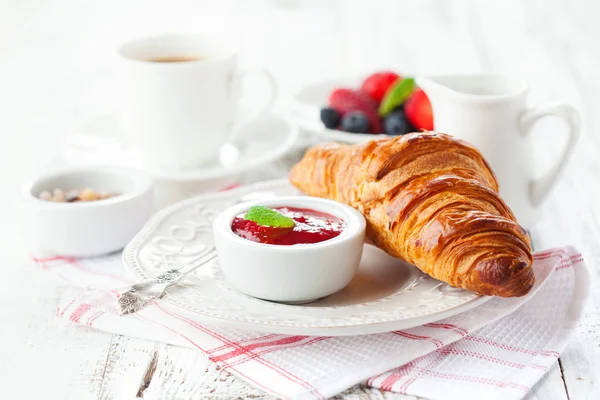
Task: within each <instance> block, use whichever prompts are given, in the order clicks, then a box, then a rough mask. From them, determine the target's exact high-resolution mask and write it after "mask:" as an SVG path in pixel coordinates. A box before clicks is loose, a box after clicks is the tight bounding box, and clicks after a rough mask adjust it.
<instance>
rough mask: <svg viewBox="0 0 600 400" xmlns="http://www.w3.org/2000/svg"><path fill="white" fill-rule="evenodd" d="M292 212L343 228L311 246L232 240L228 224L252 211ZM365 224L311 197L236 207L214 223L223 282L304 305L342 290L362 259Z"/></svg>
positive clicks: (358, 216)
mask: <svg viewBox="0 0 600 400" xmlns="http://www.w3.org/2000/svg"><path fill="white" fill-rule="evenodd" d="M257 205H261V206H266V207H286V206H287V207H297V208H308V209H313V210H316V211H321V212H324V213H327V214H331V215H333V216H335V217H338V218H341V219H343V220H344V222H345V223H346V228H345V229H344V230H343V231H342V233H341V234H340V235H339V236H337V237H335V238H333V239H329V240H326V241H323V242H320V243H314V244H297V245H292V246H280V245H271V244H263V243H257V242H253V241H250V240H247V239H243V238H241V237H239V236H237V235H236V234H235V233H234V232H233V231H232V229H231V223H232V222H233V219H234V218H235V217H236V216H237V215H239V214H241V213H243V212H245V211H247V210H248V209H249V208H250V207H252V206H257ZM365 227H366V222H365V219H364V217H363V216H362V214H361V213H360V212H358V211H357V210H355V209H353V208H352V207H348V206H346V205H344V204H341V203H338V202H335V201H332V200H325V199H320V198H316V197H306V196H290V197H279V198H275V199H272V198H271V199H263V200H258V201H253V202H248V203H243V204H238V205H235V206H233V207H231V208H229V209H227V210H225V211H223V212H222V213H221V214H219V215H218V216H217V217H216V218H215V220H214V222H213V232H214V239H215V246H216V249H217V253H218V256H219V264H220V265H221V269H222V271H223V275H224V276H225V279H226V280H227V281H228V282H229V283H230V284H231V285H232V286H233V287H234V288H235V289H237V290H239V291H240V292H242V293H245V294H247V295H249V296H253V297H257V298H260V299H265V300H270V301H277V302H283V303H305V302H310V301H314V300H316V299H318V298H321V297H324V296H328V295H330V294H333V293H335V292H337V291H338V290H341V289H342V288H344V287H345V286H346V285H347V284H348V283H350V281H351V280H352V278H353V277H354V274H355V273H356V271H357V269H358V265H359V263H360V258H361V256H362V251H363V245H364V239H365Z"/></svg>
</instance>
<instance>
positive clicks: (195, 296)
mask: <svg viewBox="0 0 600 400" xmlns="http://www.w3.org/2000/svg"><path fill="white" fill-rule="evenodd" d="M298 194H299V193H298V190H297V189H295V188H294V187H292V186H291V185H290V184H289V183H288V182H287V181H286V180H278V181H271V182H262V183H257V184H253V185H250V186H246V187H242V188H239V189H234V190H231V191H227V192H221V193H213V194H205V195H200V196H198V197H194V198H191V199H188V200H184V201H183V202H180V203H177V204H174V205H172V206H170V207H167V208H165V209H163V210H161V211H159V212H158V213H157V214H156V215H154V216H153V217H152V218H151V219H150V221H149V222H148V223H147V224H146V226H145V227H144V228H142V230H141V231H140V232H139V233H138V234H137V236H136V237H135V238H134V239H133V240H132V241H131V243H129V245H127V247H126V248H125V251H124V252H123V260H124V263H125V266H126V267H127V269H129V271H130V272H131V273H132V274H133V275H134V276H135V277H136V278H137V279H138V280H143V279H148V278H151V277H154V276H156V275H158V274H159V273H161V272H164V271H166V270H168V269H169V268H172V267H173V266H175V265H178V264H180V263H182V262H185V261H188V260H190V259H193V258H194V257H195V256H196V255H197V254H198V253H199V252H202V251H203V250H204V249H205V247H206V246H211V245H212V244H213V240H214V239H213V235H212V229H211V224H212V221H213V219H214V217H215V216H216V215H217V214H218V213H219V212H220V211H222V210H224V209H226V208H228V207H230V206H232V205H233V204H237V203H239V202H242V201H247V200H251V199H252V200H256V199H259V198H265V197H272V196H288V195H298ZM331 262H335V260H332V261H331ZM283 267H285V265H282V268H283ZM489 299H490V298H489V297H482V296H478V295H477V294H475V293H473V292H469V291H466V290H462V289H456V288H453V287H450V286H448V285H447V284H445V283H442V282H439V281H437V280H435V279H433V278H431V277H429V276H427V275H425V274H423V273H422V272H421V271H419V270H418V269H417V268H416V267H414V266H412V265H409V264H407V263H405V262H403V261H401V260H398V259H395V258H392V257H390V256H388V255H387V254H385V253H384V252H383V251H381V250H379V249H377V248H375V247H373V246H370V245H366V247H365V249H364V252H363V257H362V259H361V263H360V266H359V269H358V272H357V274H356V276H355V277H354V279H353V280H352V281H351V282H350V284H349V285H348V286H346V288H344V289H342V290H340V291H339V292H337V293H334V294H333V295H331V296H328V297H324V298H322V299H319V300H317V301H315V302H313V303H309V304H303V305H287V304H280V303H273V302H269V301H265V300H260V299H256V298H253V297H249V296H247V295H245V294H242V293H240V292H238V291H236V290H235V289H233V288H232V287H231V286H230V285H229V284H228V283H227V281H226V280H225V279H224V277H223V274H222V272H221V268H220V266H219V261H218V259H217V260H214V261H212V262H211V263H209V264H207V265H204V266H202V267H200V268H199V269H197V270H196V271H194V272H193V273H191V274H190V275H188V276H186V277H185V279H184V281H183V282H182V284H180V285H177V286H174V287H172V288H170V289H167V295H166V296H165V298H164V299H163V300H161V306H163V307H164V308H165V309H171V310H173V311H176V312H177V313H179V314H181V315H185V316H186V317H187V318H189V319H190V320H192V321H194V322H196V323H198V324H206V325H220V326H226V327H231V328H237V329H244V330H253V331H262V332H269V333H280V334H293V335H321V336H346V335H365V334H372V333H380V332H389V331H393V330H397V329H405V328H411V327H414V326H419V325H422V324H426V323H429V322H433V321H437V320H440V319H442V318H446V317H450V316H452V315H456V314H459V313H461V312H464V311H467V310H469V309H471V308H473V307H476V306H478V305H480V304H482V303H484V302H485V301H487V300H489Z"/></svg>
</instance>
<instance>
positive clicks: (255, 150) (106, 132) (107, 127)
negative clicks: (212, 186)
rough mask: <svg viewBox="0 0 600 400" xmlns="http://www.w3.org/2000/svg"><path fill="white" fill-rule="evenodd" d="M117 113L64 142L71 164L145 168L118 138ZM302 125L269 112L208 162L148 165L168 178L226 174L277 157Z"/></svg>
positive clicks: (86, 126) (92, 122) (92, 121)
mask: <svg viewBox="0 0 600 400" xmlns="http://www.w3.org/2000/svg"><path fill="white" fill-rule="evenodd" d="M120 136H121V135H120V130H119V124H118V121H117V117H116V115H115V114H105V115H100V116H97V117H95V118H92V119H90V120H88V121H87V122H86V123H85V124H83V125H82V126H81V127H80V128H79V129H78V131H77V133H75V134H73V135H69V136H67V137H66V139H65V141H64V143H63V158H64V159H65V161H66V162H67V163H68V164H70V165H97V164H102V165H120V166H128V167H132V168H138V169H142V170H144V168H142V167H141V166H140V165H139V163H138V160H137V157H136V155H135V152H133V151H131V150H129V149H127V148H125V146H124V145H123V144H122V143H121V141H120V140H119V139H118V138H119V137H120ZM297 136H298V129H297V128H296V127H295V126H292V125H290V124H289V123H287V122H286V121H284V120H283V119H282V118H280V117H277V116H275V115H273V114H268V113H267V114H265V115H263V116H262V117H260V118H258V119H256V120H254V121H252V122H251V123H249V124H247V125H246V126H244V127H243V128H242V131H241V132H240V134H239V135H238V136H237V138H236V140H235V141H234V142H233V143H230V144H226V145H224V146H223V147H222V148H221V151H220V153H219V154H218V155H215V159H214V160H213V161H212V162H211V163H209V164H208V165H206V166H204V167H202V168H198V169H189V170H177V171H155V170H149V169H145V170H146V172H148V173H150V174H151V175H152V176H153V177H154V178H156V179H161V180H168V181H199V180H214V179H219V178H225V177H228V176H232V175H235V174H239V173H241V172H246V171H248V170H250V169H253V168H257V167H260V166H261V165H264V164H267V163H269V162H272V161H274V160H277V159H278V158H279V157H281V156H282V155H283V154H285V153H286V152H287V151H288V150H290V149H291V148H292V146H293V145H294V143H295V142H296V138H297Z"/></svg>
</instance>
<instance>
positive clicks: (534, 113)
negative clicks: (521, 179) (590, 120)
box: [519, 103, 581, 206]
mask: <svg viewBox="0 0 600 400" xmlns="http://www.w3.org/2000/svg"><path fill="white" fill-rule="evenodd" d="M549 116H556V117H559V118H561V119H562V120H563V121H565V123H566V124H567V133H568V134H569V138H568V141H567V144H566V145H565V147H564V149H563V151H562V154H561V155H560V157H559V158H558V160H557V161H556V163H555V164H554V166H553V167H552V168H550V171H548V172H547V173H546V174H545V175H544V176H543V177H541V178H539V179H537V180H534V181H532V182H531V183H530V184H529V201H530V202H531V204H533V205H534V206H537V205H539V204H540V203H541V202H542V200H544V198H546V196H547V195H548V193H550V190H552V188H553V187H554V184H555V183H556V181H557V178H558V177H559V176H560V173H561V172H562V170H563V169H564V168H565V166H566V164H567V160H568V159H569V157H570V156H571V154H572V153H573V150H574V149H575V143H576V142H577V138H578V137H579V133H580V125H581V123H580V117H579V113H578V112H577V110H576V109H575V108H573V107H572V106H570V105H568V104H562V103H556V104H548V105H545V106H541V107H535V108H532V109H531V110H527V111H526V112H525V113H524V114H523V115H522V116H521V118H520V120H519V127H520V131H521V133H522V135H523V136H527V135H529V134H530V133H531V132H532V131H533V127H534V126H535V124H536V123H537V121H539V120H540V119H542V118H544V117H549Z"/></svg>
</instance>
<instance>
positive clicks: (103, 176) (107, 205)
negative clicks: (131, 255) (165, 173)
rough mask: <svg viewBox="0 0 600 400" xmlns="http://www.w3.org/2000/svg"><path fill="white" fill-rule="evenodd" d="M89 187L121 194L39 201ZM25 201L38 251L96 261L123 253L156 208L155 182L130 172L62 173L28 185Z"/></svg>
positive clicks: (86, 169) (90, 169)
mask: <svg viewBox="0 0 600 400" xmlns="http://www.w3.org/2000/svg"><path fill="white" fill-rule="evenodd" d="M86 187H90V188H92V189H94V190H95V191H97V192H113V193H118V195H117V196H114V197H111V198H108V199H104V200H96V201H88V202H75V203H55V202H52V201H45V200H40V199H39V195H40V193H41V192H43V191H44V190H49V191H50V192H52V190H53V189H55V188H60V189H63V190H69V189H83V188H86ZM22 197H23V200H24V202H23V203H24V217H25V220H26V228H27V231H28V234H29V236H30V240H31V245H32V247H34V248H35V249H37V250H41V251H45V252H49V253H51V254H55V255H60V256H68V257H91V256H97V255H101V254H107V253H111V252H113V251H117V250H120V249H122V248H123V247H125V245H126V244H127V243H128V242H129V241H130V240H131V239H132V238H133V236H134V235H135V234H136V233H137V232H138V231H139V230H140V229H141V228H142V226H143V225H144V224H145V223H146V221H147V220H148V218H149V217H150V215H151V214H152V209H153V201H152V180H151V179H150V178H148V177H147V176H146V175H145V174H143V173H142V172H139V171H136V170H133V169H128V168H115V167H84V168H69V169H62V170H59V171H56V172H52V173H49V174H47V175H44V176H41V177H39V178H37V179H35V180H33V181H32V182H28V183H26V184H25V185H24V186H23V188H22Z"/></svg>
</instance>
